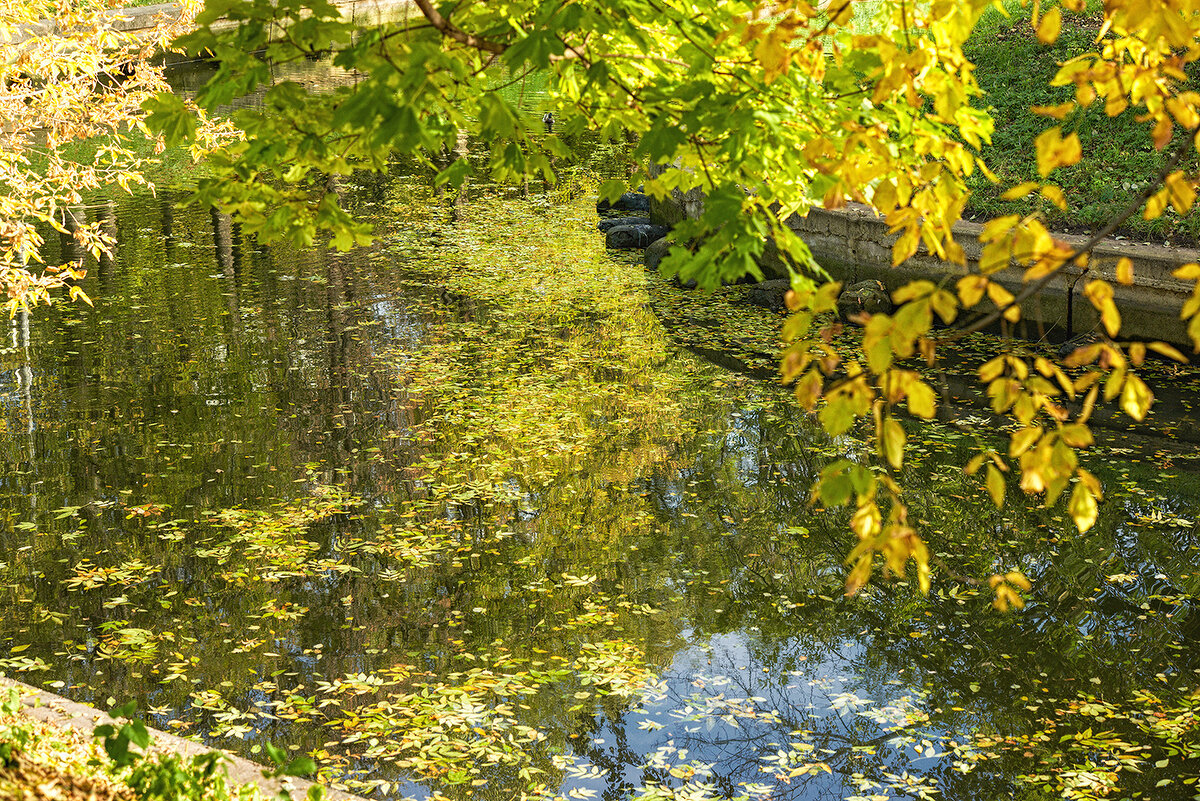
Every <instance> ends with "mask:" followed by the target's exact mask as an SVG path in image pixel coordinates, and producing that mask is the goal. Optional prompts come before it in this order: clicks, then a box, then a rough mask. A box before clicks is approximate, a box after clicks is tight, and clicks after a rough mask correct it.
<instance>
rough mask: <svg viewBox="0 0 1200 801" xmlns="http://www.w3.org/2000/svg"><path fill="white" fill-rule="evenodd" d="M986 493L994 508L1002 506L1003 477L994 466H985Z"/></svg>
mask: <svg viewBox="0 0 1200 801" xmlns="http://www.w3.org/2000/svg"><path fill="white" fill-rule="evenodd" d="M987 491H988V495H990V496H992V503H994V504H996V506H1003V505H1004V476H1002V475H1000V471H999V470H997V469H996V465H994V464H989V465H988V466H987Z"/></svg>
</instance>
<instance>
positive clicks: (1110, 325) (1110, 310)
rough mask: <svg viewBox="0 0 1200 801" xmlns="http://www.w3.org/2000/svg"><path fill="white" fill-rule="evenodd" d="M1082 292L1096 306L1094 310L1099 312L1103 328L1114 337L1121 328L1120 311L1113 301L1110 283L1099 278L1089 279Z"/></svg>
mask: <svg viewBox="0 0 1200 801" xmlns="http://www.w3.org/2000/svg"><path fill="white" fill-rule="evenodd" d="M1083 294H1084V296H1085V297H1087V299H1088V300H1090V301H1091V302H1092V305H1093V306H1095V307H1096V311H1098V312H1100V322H1102V323H1103V324H1104V330H1105V331H1107V332H1108V335H1109V336H1110V337H1115V336H1116V335H1117V333H1118V332H1120V330H1121V313H1120V312H1119V311H1117V304H1116V303H1115V302H1114V301H1113V288H1112V284H1110V283H1108V282H1107V281H1100V280H1096V281H1089V282H1088V284H1087V286H1086V287H1084V290H1083Z"/></svg>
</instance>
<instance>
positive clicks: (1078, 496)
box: [1067, 481, 1098, 534]
mask: <svg viewBox="0 0 1200 801" xmlns="http://www.w3.org/2000/svg"><path fill="white" fill-rule="evenodd" d="M1067 512H1068V513H1069V514H1070V515H1071V519H1072V520H1073V521H1075V527H1076V528H1078V529H1079V533H1081V534H1084V533H1086V532H1087V531H1088V530H1089V529H1090V528H1091V527H1092V526H1094V525H1095V524H1096V516H1097V512H1098V508H1097V505H1096V498H1095V496H1093V495H1092V491H1091V490H1089V489H1088V488H1087V487H1086V486H1085V485H1084V483H1083V482H1082V481H1081V482H1079V483H1078V484H1076V485H1075V489H1074V490H1073V491H1072V492H1071V500H1070V501H1069V502H1068V503H1067Z"/></svg>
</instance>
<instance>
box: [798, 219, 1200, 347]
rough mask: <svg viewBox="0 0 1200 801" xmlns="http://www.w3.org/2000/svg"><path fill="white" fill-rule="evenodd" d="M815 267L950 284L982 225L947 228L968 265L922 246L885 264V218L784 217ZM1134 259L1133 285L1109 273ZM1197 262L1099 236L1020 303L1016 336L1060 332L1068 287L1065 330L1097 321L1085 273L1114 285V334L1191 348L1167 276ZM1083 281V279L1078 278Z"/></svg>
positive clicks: (1183, 293) (1186, 286)
mask: <svg viewBox="0 0 1200 801" xmlns="http://www.w3.org/2000/svg"><path fill="white" fill-rule="evenodd" d="M788 225H789V227H790V228H792V230H794V231H796V233H797V234H799V235H800V236H801V237H802V238H803V239H804V240H805V242H807V243H808V246H809V248H811V249H812V252H813V255H814V256H816V258H817V261H818V262H820V263H821V265H822V266H824V267H826V269H828V270H830V272H831V273H833V274H834V275H835V277H837V278H839V279H842V280H847V281H855V280H863V279H869V278H875V279H879V280H881V281H883V283H884V284H885V285H886V286H888V287H889V288H895V287H897V286H900V285H902V284H904V283H907V282H908V281H911V280H914V279H917V278H925V279H929V280H933V281H945V282H947V283H951V282H953V281H954V280H956V279H957V278H958V277H959V276H962V275H965V274H967V273H968V272H978V270H979V255H980V251H981V250H982V246H981V245H980V242H979V236H980V234H981V233H982V232H983V225H982V224H980V223H974V222H959V223H958V224H956V225H955V226H954V238H955V241H957V242H958V243H959V245H961V246H962V248H963V251H964V252H965V253H966V255H967V267H966V268H965V269H964V268H963V267H961V266H959V265H956V264H950V263H948V262H945V261H941V260H940V259H937V258H935V257H934V256H931V255H930V254H929V252H928V251H927V250H926V249H925V248H924V246H922V247H921V249H920V250H919V251H918V252H917V254H916V255H915V256H913V257H912V258H910V259H908V260H907V261H905V262H904V263H903V264H900V265H898V266H896V267H892V265H891V259H892V243H893V242H895V240H896V237H895V235H892V234H889V233H888V226H887V223H885V222H884V221H883V219H882V218H881V217H879V216H877V215H876V214H875V213H874V212H873V211H872V210H870V209H869V208H867V207H865V206H859V205H857V204H856V205H853V206H850V207H847V208H845V209H839V210H836V211H830V210H826V209H812V210H810V211H809V212H808V214H807V215H806V216H804V217H795V218H793V219H791V220H789V221H788ZM1055 236H1056V237H1057V238H1058V239H1061V240H1063V241H1065V242H1067V243H1069V244H1071V245H1082V244H1083V243H1084V242H1085V241H1086V239H1087V237H1084V236H1074V235H1069V234H1055ZM1121 258H1128V259H1130V261H1132V262H1133V273H1134V283H1133V284H1132V285H1131V286H1124V285H1122V284H1119V283H1118V282H1117V280H1116V275H1115V270H1116V264H1117V260H1118V259H1121ZM1189 262H1200V250H1194V249H1191V248H1173V247H1165V246H1160V245H1145V244H1138V243H1135V242H1129V241H1126V240H1122V239H1113V238H1109V239H1105V240H1102V241H1101V242H1100V243H1099V244H1098V245H1097V246H1096V247H1095V249H1093V251H1092V256H1091V260H1090V266H1089V268H1088V270H1087V271H1086V273H1084V271H1082V270H1080V269H1079V268H1078V267H1075V266H1074V265H1070V266H1068V267H1067V268H1065V269H1063V270H1062V271H1061V272H1060V273H1059V274H1058V275H1057V276H1055V278H1054V279H1052V280H1051V282H1050V284H1048V285H1047V287H1046V288H1045V289H1044V290H1043V291H1042V292H1040V293H1038V294H1037V295H1035V296H1034V297H1033V298H1031V299H1030V301H1029V302H1027V304H1026V305H1025V308H1024V310H1023V311H1024V316H1025V318H1026V319H1025V321H1024V325H1023V326H1021V328H1022V329H1023V330H1019V331H1018V334H1019V335H1021V336H1025V337H1027V338H1030V339H1039V338H1042V337H1043V336H1046V335H1050V336H1051V337H1054V336H1056V335H1057V336H1060V337H1061V336H1065V334H1066V333H1067V331H1066V324H1067V304H1068V291H1069V290H1070V287H1071V285H1072V284H1074V285H1075V289H1074V291H1073V292H1071V301H1070V302H1071V306H1072V307H1073V315H1072V317H1073V320H1072V323H1073V325H1072V329H1073V330H1072V331H1071V333H1072V334H1080V333H1084V332H1087V331H1090V330H1092V329H1094V328H1096V327H1097V326H1098V325H1099V315H1098V313H1097V312H1096V310H1095V309H1094V308H1093V307H1092V304H1091V303H1090V302H1089V301H1088V300H1087V298H1086V297H1084V296H1083V287H1084V286H1085V285H1086V282H1087V281H1088V280H1089V279H1090V278H1093V277H1094V278H1102V279H1104V280H1106V281H1108V282H1109V283H1110V284H1112V285H1113V289H1114V299H1115V301H1116V304H1117V308H1118V310H1119V311H1120V312H1121V322H1122V326H1121V336H1122V337H1124V338H1135V339H1160V340H1165V341H1168V342H1172V343H1175V344H1177V345H1186V346H1187V347H1188V349H1189V350H1190V348H1191V342H1190V339H1189V338H1188V336H1187V327H1186V325H1185V324H1184V322H1183V321H1182V320H1180V319H1179V311H1180V308H1181V307H1182V306H1183V303H1184V302H1185V301H1186V300H1187V298H1188V297H1189V296H1190V295H1191V292H1192V286H1193V285H1192V284H1191V283H1190V282H1186V281H1180V280H1178V279H1176V278H1173V277H1172V276H1171V273H1172V271H1174V270H1175V269H1176V268H1177V267H1179V266H1180V265H1183V264H1187V263H1189ZM995 278H996V280H997V281H999V282H1000V283H1001V284H1004V285H1005V286H1006V287H1007V288H1008V289H1009V290H1010V291H1013V292H1016V291H1018V290H1019V289H1020V288H1021V285H1022V282H1021V278H1020V273H1019V272H1018V271H1017V270H1008V271H1005V273H1002V274H1000V275H998V276H996V277H995ZM1080 278H1082V280H1079V279H1080Z"/></svg>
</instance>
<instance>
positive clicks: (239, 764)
mask: <svg viewBox="0 0 1200 801" xmlns="http://www.w3.org/2000/svg"><path fill="white" fill-rule="evenodd" d="M9 689H16V690H17V691H18V692H19V693H20V695H21V706H22V712H23V713H24V714H25V715H28V716H29V717H31V718H34V719H35V720H39V721H41V722H43V723H46V724H48V725H51V726H56V727H59V728H72V729H75V730H77V731H79V732H82V733H83V734H84V735H85V736H88V737H90V736H91V735H92V732H93V730H94V729H95V728H96V727H97V726H100V725H103V724H105V723H113V722H114V721H113V719H112V718H111V717H109V716H108V715H107V714H105V713H104V712H101V711H100V710H98V709H96V708H95V707H90V706H87V705H86V704H81V703H78V702H76V701H71V700H68V699H66V698H63V697H62V696H61V695H55V694H54V693H51V692H47V691H45V690H39V689H38V688H37V687H33V686H31V685H28V684H25V683H24V682H20V681H17V680H16V679H11V678H7V677H4V676H0V693H5V694H7V692H8V690H9ZM149 732H150V737H151V746H152V748H154V749H156V750H159V751H167V752H172V753H175V754H178V755H180V756H182V757H188V758H191V757H196V756H200V755H202V754H207V753H209V752H212V751H216V752H218V753H220V754H223V755H224V756H225V758H226V761H225V770H226V774H227V776H228V777H229V780H230V782H233V783H235V784H239V785H245V784H255V785H257V786H258V788H259V790H261V791H262V794H263V797H264V798H273V797H274V796H275V795H276V794H277V793H278V792H279V791H280V790H281V789H287V790H288V792H290V793H291V794H292V797H293V798H296V799H300V798H303V797H304V795H305V794H306V793H307V792H308V788H309V787H311V786H312V785H313V782H310V781H308V780H306V779H300V778H296V777H294V776H288V777H285V778H284V779H283V780H280V779H269V778H266V777H264V776H263V770H264V769H265V768H264V767H263V766H262V765H259V764H257V763H255V762H251V761H250V760H248V759H244V758H243V757H239V756H235V755H233V754H230V753H229V752H227V751H223V750H221V749H219V748H211V747H209V746H206V745H203V744H201V743H197V742H194V741H192V740H185V739H184V738H182V737H178V736H176V735H174V734H169V733H167V732H164V731H159V730H158V729H149ZM325 797H326V798H328V799H331V801H366V799H364V798H362V797H361V796H357V795H352V794H350V793H347V792H343V791H341V790H335V789H333V788H332V787H326V788H325Z"/></svg>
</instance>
